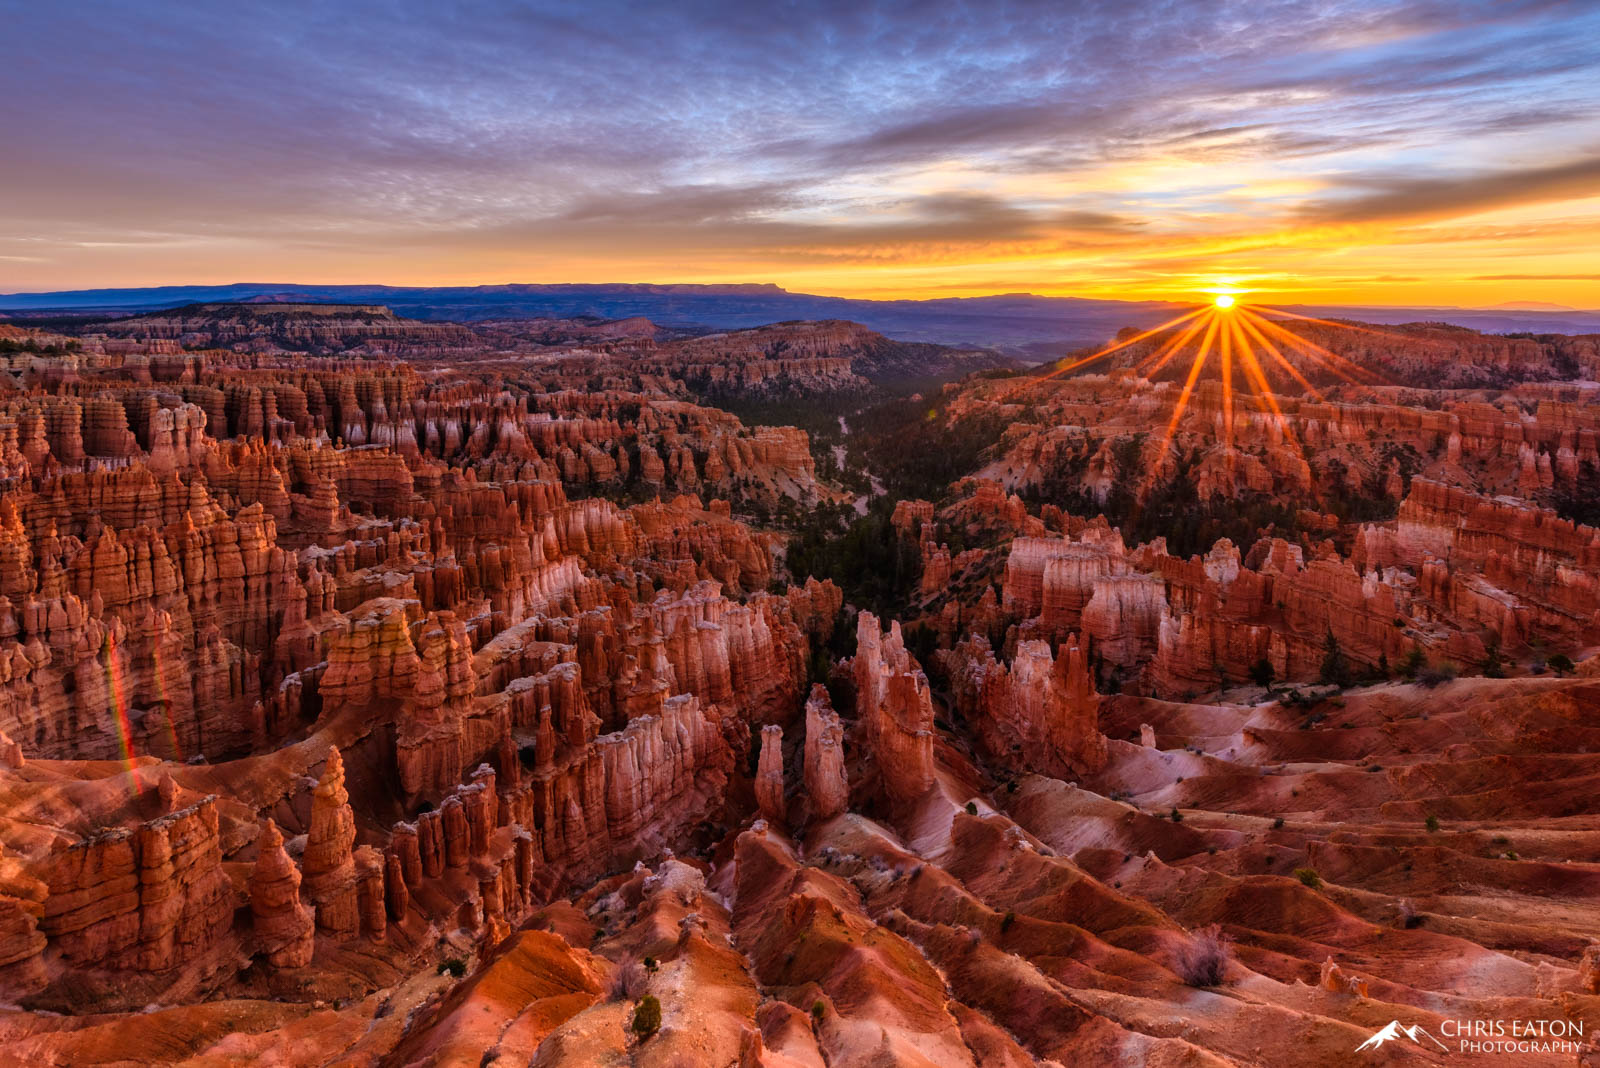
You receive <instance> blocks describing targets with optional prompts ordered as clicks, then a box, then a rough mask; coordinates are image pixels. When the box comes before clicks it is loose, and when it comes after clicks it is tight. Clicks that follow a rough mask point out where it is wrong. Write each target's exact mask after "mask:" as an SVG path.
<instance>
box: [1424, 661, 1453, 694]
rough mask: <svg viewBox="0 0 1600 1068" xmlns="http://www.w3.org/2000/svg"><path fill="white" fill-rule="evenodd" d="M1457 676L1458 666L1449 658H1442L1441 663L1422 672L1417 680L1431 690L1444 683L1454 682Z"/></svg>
mask: <svg viewBox="0 0 1600 1068" xmlns="http://www.w3.org/2000/svg"><path fill="white" fill-rule="evenodd" d="M1455 677H1456V666H1455V665H1454V664H1452V663H1451V662H1450V661H1448V660H1441V661H1440V662H1439V663H1437V664H1434V665H1433V666H1431V667H1429V668H1427V669H1425V670H1424V671H1423V672H1422V674H1420V675H1419V676H1417V681H1418V682H1420V683H1422V685H1424V686H1426V687H1427V688H1428V689H1430V690H1431V689H1433V688H1434V687H1435V686H1439V685H1442V684H1443V683H1446V682H1453V681H1454V680H1455Z"/></svg>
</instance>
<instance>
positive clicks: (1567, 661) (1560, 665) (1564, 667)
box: [1545, 653, 1573, 675]
mask: <svg viewBox="0 0 1600 1068" xmlns="http://www.w3.org/2000/svg"><path fill="white" fill-rule="evenodd" d="M1545 663H1546V664H1548V665H1549V666H1550V670H1551V671H1554V672H1555V673H1556V674H1557V675H1570V674H1572V670H1573V663H1572V657H1570V656H1568V655H1567V654H1566V653H1557V654H1556V655H1555V656H1552V657H1551V658H1550V659H1549V660H1546V661H1545Z"/></svg>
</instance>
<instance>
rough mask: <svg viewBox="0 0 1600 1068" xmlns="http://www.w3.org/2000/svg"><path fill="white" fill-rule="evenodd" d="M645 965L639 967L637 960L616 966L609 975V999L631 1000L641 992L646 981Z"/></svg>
mask: <svg viewBox="0 0 1600 1068" xmlns="http://www.w3.org/2000/svg"><path fill="white" fill-rule="evenodd" d="M645 967H648V966H645ZM645 967H641V966H640V965H639V962H638V961H629V962H628V963H627V964H624V965H623V966H622V967H620V968H618V969H617V971H616V974H615V975H613V976H612V977H611V1000H612V1001H633V1000H634V999H635V998H637V997H638V996H639V995H640V994H643V993H644V987H645V983H646V982H648V978H647V976H646V975H645ZM651 970H652V971H653V970H654V969H651Z"/></svg>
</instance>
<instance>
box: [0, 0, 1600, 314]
mask: <svg viewBox="0 0 1600 1068" xmlns="http://www.w3.org/2000/svg"><path fill="white" fill-rule="evenodd" d="M0 25H3V26H5V27H6V37H7V38H8V44H7V46H6V47H5V49H4V50H3V51H0V292H11V291H40V290H55V289H69V288H88V287H103V286H137V285H158V284H177V283H223V282H306V283H340V282H350V283H375V282H383V283H391V284H397V285H470V284H479V283H500V282H775V283H777V284H779V285H782V286H784V287H785V288H788V289H791V290H796V291H803V292H812V293H828V294H840V295H848V296H860V297H902V296H911V297H916V296H924V297H933V296H941V297H942V296H965V295H977V294H983V293H1007V292H1033V293H1042V294H1059V295H1081V296H1097V297H1126V298H1168V299H1170V298H1178V299H1182V298H1185V297H1190V296H1194V295H1195V294H1197V293H1201V292H1207V291H1214V290H1216V289H1218V288H1236V289H1239V290H1242V291H1246V292H1248V293H1250V294H1252V297H1253V299H1258V300H1263V301H1280V302H1287V301H1294V302H1306V303H1356V304H1413V305H1414V304H1439V305H1446V304H1448V305H1462V306H1488V305H1493V304H1496V303H1500V302H1505V301H1529V300H1534V301H1548V302H1552V303H1558V304H1564V305H1570V306H1575V307H1582V308H1600V255H1596V253H1595V251H1594V250H1595V249H1596V247H1597V245H1600V3H1596V2H1594V0H1579V2H1571V3H1561V2H1540V0H1526V2H1524V0H1493V2H1484V3H1474V2H1465V0H1447V2H1445V0H1441V2H1419V3H1399V4H1396V3H1365V2H1342V0H1315V2H1299V0H1281V2H1275V0H1257V2H1251V3H1228V2H1207V0H1164V2H1161V0H1157V2H1140V0H1106V2H1098V0H1095V2H1075V0H1053V2H1047V3H1038V4H1033V3H1008V2H1004V0H983V2H978V3H971V4H966V3H954V2H944V0H914V2H908V3H867V2H842V3H833V2H831V0H810V2H805V3H767V4H762V3H753V2H750V0H726V2H697V0H675V2H671V3H655V4H617V3H609V2H606V0H589V2H584V3H571V4H554V3H510V2H473V0H455V2H450V3H438V2H436V0H427V2H417V3H412V2H405V0H391V2H385V3H370V4H369V3H344V2H338V0H320V2H300V0H275V2H273V3H269V4H259V5H258V4H253V3H249V2H243V0H232V2H228V3H221V4H218V3H199V2H195V3H178V2H171V0H142V2H140V3H128V2H127V0H118V2H115V3H97V2H93V0H83V2H78V0H59V2H55V3H39V2H36V0H28V2H19V0H0Z"/></svg>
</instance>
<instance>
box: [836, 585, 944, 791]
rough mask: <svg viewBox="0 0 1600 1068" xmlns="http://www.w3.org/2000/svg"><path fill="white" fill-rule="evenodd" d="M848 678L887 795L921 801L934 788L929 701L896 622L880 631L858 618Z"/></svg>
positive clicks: (870, 619) (870, 618)
mask: <svg viewBox="0 0 1600 1068" xmlns="http://www.w3.org/2000/svg"><path fill="white" fill-rule="evenodd" d="M851 674H852V676H853V678H854V679H855V685H856V716H857V718H858V719H859V720H860V722H861V727H862V731H863V734H864V737H865V741H866V744H867V748H868V750H869V751H870V752H871V753H872V756H873V759H874V761H875V762H876V764H877V767H878V774H879V777H880V778H881V780H882V783H883V787H884V789H885V791H886V792H887V793H888V795H889V797H890V798H891V799H893V800H895V801H899V802H907V801H912V800H915V799H917V798H919V797H921V796H922V795H923V794H925V793H927V792H928V790H929V789H931V788H932V786H933V772H934V767H933V700H932V695H931V694H930V693H929V690H928V679H927V676H926V675H924V674H923V673H922V669H921V668H920V667H919V666H918V665H917V662H916V660H915V659H913V658H912V656H911V654H910V653H909V652H907V651H906V647H905V641H904V640H903V639H902V638H901V635H900V623H899V621H898V620H896V621H894V622H892V623H891V624H890V625H889V630H888V632H887V633H881V632H880V631H879V630H878V619H877V617H876V616H874V615H873V614H872V613H870V612H862V613H861V614H860V616H859V617H858V618H857V620H856V655H855V660H854V662H853V664H852V666H851Z"/></svg>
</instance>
